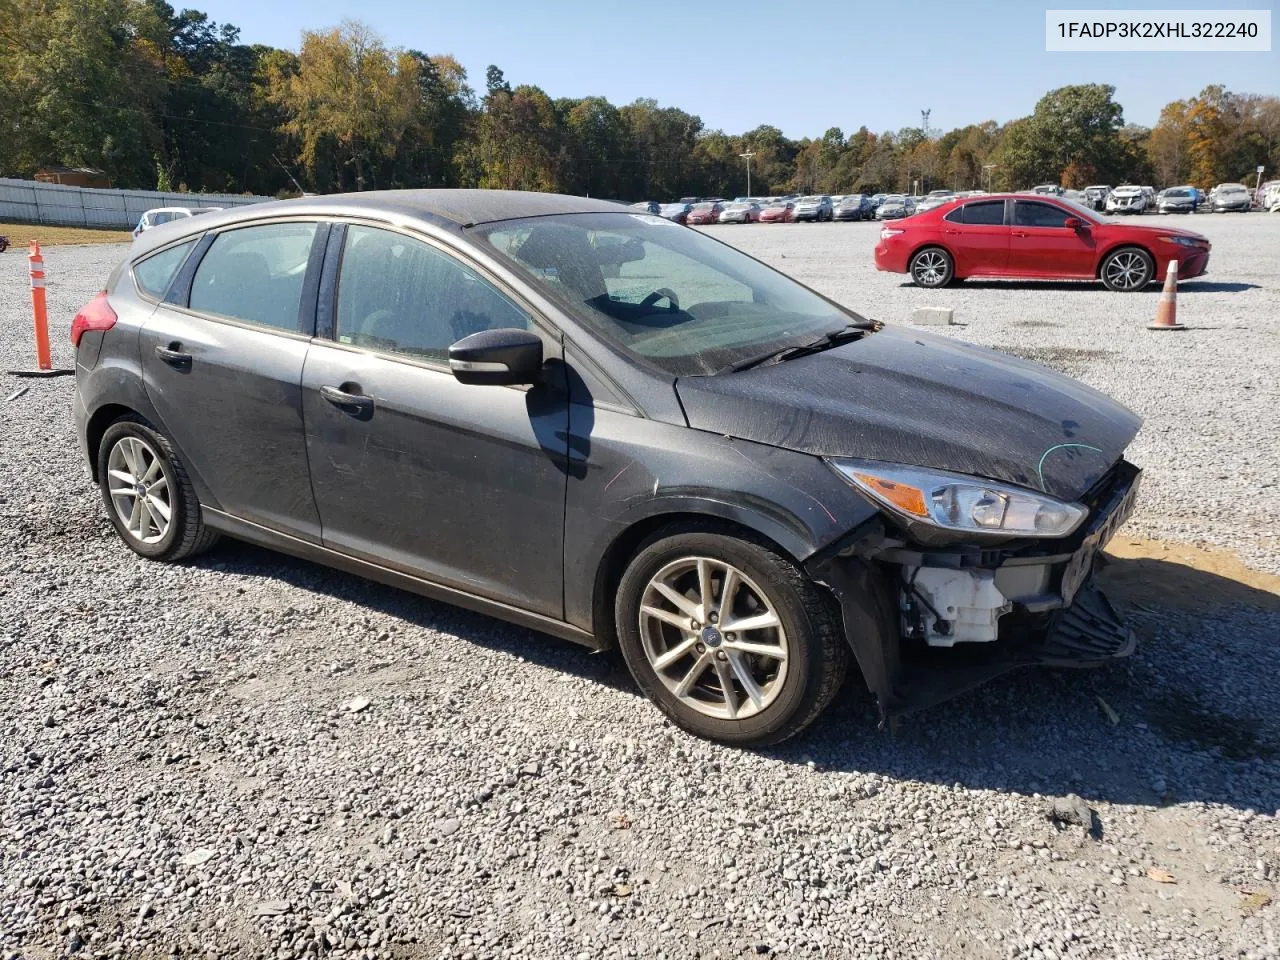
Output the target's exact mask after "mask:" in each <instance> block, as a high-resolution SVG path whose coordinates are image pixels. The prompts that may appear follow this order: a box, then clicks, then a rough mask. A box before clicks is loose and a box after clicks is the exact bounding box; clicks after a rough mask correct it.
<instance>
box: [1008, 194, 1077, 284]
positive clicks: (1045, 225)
mask: <svg viewBox="0 0 1280 960" xmlns="http://www.w3.org/2000/svg"><path fill="white" fill-rule="evenodd" d="M1072 217H1075V218H1076V219H1083V218H1081V217H1078V216H1076V215H1075V214H1073V213H1071V212H1070V211H1068V210H1067V209H1066V208H1065V207H1060V206H1058V205H1057V204H1056V203H1045V202H1044V201H1041V200H1015V201H1013V229H1012V230H1011V231H1010V234H1009V273H1010V274H1011V275H1013V276H1019V277H1092V276H1093V269H1094V263H1095V261H1096V254H1097V247H1096V244H1095V243H1094V240H1093V233H1092V231H1091V230H1089V229H1088V227H1083V228H1078V229H1076V228H1072V227H1068V226H1066V221H1067V220H1068V219H1070V218H1072Z"/></svg>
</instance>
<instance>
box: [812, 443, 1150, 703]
mask: <svg viewBox="0 0 1280 960" xmlns="http://www.w3.org/2000/svg"><path fill="white" fill-rule="evenodd" d="M840 469H841V470H842V472H844V473H845V474H846V476H848V477H850V481H851V482H852V483H854V484H855V485H856V486H859V487H860V488H861V489H863V490H864V492H868V493H869V494H870V495H871V496H872V498H873V499H875V500H877V501H878V504H879V505H880V506H881V508H882V512H881V515H880V516H879V517H877V518H875V519H874V520H872V521H869V522H868V523H866V524H864V525H863V526H862V527H860V528H859V529H858V530H856V531H853V532H852V533H851V534H850V535H849V536H847V537H845V538H844V539H843V540H842V541H840V542H839V543H837V544H835V545H833V547H832V548H830V549H828V550H826V551H823V552H822V553H821V554H819V555H816V556H815V557H813V558H811V559H810V561H809V563H808V564H807V568H808V571H809V573H810V575H811V576H812V577H813V578H814V579H815V580H818V581H819V582H821V583H824V584H826V585H827V586H828V587H829V588H830V589H831V590H832V592H833V593H834V594H835V596H836V598H837V599H838V600H839V602H840V605H841V609H842V612H843V614H844V620H845V629H846V632H847V634H848V638H849V643H850V645H851V647H852V649H853V652H854V655H855V657H856V659H857V661H858V665H859V667H860V668H861V670H862V673H863V676H864V677H865V678H866V681H867V685H868V687H869V688H870V689H871V691H872V692H873V693H874V694H875V695H876V697H877V699H878V700H879V705H880V712H881V716H882V718H885V719H887V718H891V717H894V716H897V715H900V714H903V713H907V712H910V711H912V710H917V709H921V708H923V707H927V706H930V705H932V704H935V703H938V702H940V701H942V700H945V699H948V698H950V697H952V696H955V695H956V694H959V693H961V692H963V691H965V690H967V689H970V688H972V687H974V686H977V685H979V684H981V683H984V682H985V681H987V680H989V679H991V678H992V677H995V676H998V675H999V674H1002V673H1005V672H1008V671H1010V670H1013V669H1015V668H1017V667H1022V666H1034V665H1044V666H1056V667H1092V666H1098V665H1101V664H1104V663H1107V662H1109V661H1112V660H1116V659H1120V658H1123V657H1127V656H1128V655H1129V654H1130V653H1132V651H1133V648H1134V643H1135V638H1134V634H1133V632H1132V631H1131V630H1130V629H1129V628H1128V627H1126V626H1125V625H1124V624H1123V623H1122V622H1121V621H1120V619H1119V617H1118V616H1117V615H1116V612H1115V611H1114V610H1113V609H1112V607H1111V604H1110V603H1109V602H1108V601H1107V599H1106V597H1105V596H1103V594H1102V592H1101V591H1100V590H1099V589H1098V587H1097V586H1096V585H1095V583H1094V582H1093V576H1092V575H1093V572H1094V567H1095V565H1096V563H1097V557H1098V554H1099V553H1100V552H1101V551H1102V549H1103V548H1104V547H1105V546H1106V544H1107V542H1108V541H1109V540H1110V539H1111V537H1112V536H1113V535H1114V534H1115V532H1116V531H1117V530H1118V529H1119V528H1120V526H1121V525H1122V524H1123V523H1124V522H1125V521H1126V520H1127V519H1128V517H1129V515H1130V514H1131V513H1132V511H1133V507H1134V503H1135V500H1136V496H1137V489H1138V481H1139V478H1140V475H1141V471H1140V470H1139V469H1138V468H1137V467H1135V466H1134V465H1133V464H1131V463H1129V462H1128V461H1125V460H1119V461H1117V462H1116V463H1115V464H1114V465H1113V466H1112V467H1111V468H1110V469H1109V470H1107V471H1106V473H1105V474H1104V475H1103V476H1102V477H1101V478H1100V479H1099V480H1098V481H1097V482H1096V483H1095V484H1093V486H1092V487H1090V489H1089V490H1088V491H1087V492H1086V493H1085V494H1084V495H1083V496H1082V497H1080V498H1079V499H1078V500H1077V501H1075V502H1073V503H1071V504H1065V503H1061V502H1058V501H1054V500H1053V499H1052V498H1048V497H1043V496H1040V495H1038V494H1035V493H1034V492H1032V491H1021V490H1014V489H1013V488H1008V487H1002V486H1000V485H993V484H985V485H984V483H983V482H982V481H976V480H972V478H960V479H961V480H963V481H965V482H962V483H957V484H955V486H956V488H957V489H956V490H948V489H945V488H946V487H947V484H945V483H938V482H935V483H933V484H931V485H929V486H924V487H912V486H911V484H910V483H908V482H901V483H898V482H896V480H897V478H896V477H895V476H894V475H893V474H891V473H886V472H885V471H883V470H878V471H875V475H874V476H872V475H870V474H858V473H857V467H856V465H855V466H854V467H849V466H848V465H841V467H840ZM877 484H878V485H879V486H878V487H877V486H876V485H877ZM984 486H985V487H987V488H992V487H994V488H995V492H994V493H992V492H991V490H990V489H983V488H984ZM969 488H973V489H976V490H978V491H979V493H974V492H972V490H971V489H969ZM920 494H923V497H921V496H920ZM983 496H985V497H986V499H985V500H984V499H982V497H983ZM957 498H959V499H960V500H961V501H962V502H963V506H964V515H965V518H966V520H968V519H969V518H971V517H977V518H978V521H979V523H978V526H979V527H982V526H985V527H987V528H989V529H978V530H975V532H973V533H972V534H970V535H963V534H961V533H959V532H958V531H957V529H956V528H951V529H943V528H940V527H939V526H938V525H937V523H935V522H934V521H935V520H936V519H937V518H936V516H935V517H930V516H929V514H930V511H933V513H935V514H938V513H939V511H941V516H942V517H943V521H942V522H943V523H945V522H946V517H948V516H951V515H952V514H950V513H947V511H948V510H952V509H953V508H954V504H955V502H956V500H957ZM922 499H925V500H930V501H931V502H929V503H922V502H920V501H921V500H922ZM1072 511H1075V512H1074V513H1073V512H1072ZM1009 517H1012V522H1011V523H1010V522H1009V521H1008V519H1007V518H1009ZM1002 524H1003V526H1002ZM1028 530H1032V531H1037V530H1048V531H1050V533H1049V534H1048V535H1035V534H1034V533H1033V534H1031V535H1028V534H1027V532H1026V531H1028ZM1061 530H1069V532H1067V533H1065V534H1063V533H1060V532H1059V531H1061ZM1010 531H1014V535H1010Z"/></svg>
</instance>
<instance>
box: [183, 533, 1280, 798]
mask: <svg viewBox="0 0 1280 960" xmlns="http://www.w3.org/2000/svg"><path fill="white" fill-rule="evenodd" d="M193 564H194V565H196V566H201V567H205V568H208V569H214V570H227V571H230V572H234V573H236V574H239V575H241V576H249V577H262V578H269V579H272V580H278V581H282V582H284V583H288V584H290V585H292V586H294V587H297V588H299V589H301V590H306V591H309V592H312V593H320V594H325V595H327V596H331V597H335V598H337V599H340V600H343V601H345V602H347V603H350V604H352V606H353V607H355V608H364V609H367V610H371V611H376V612H378V613H382V614H386V615H388V616H393V617H397V618H399V619H401V620H403V621H405V622H407V623H411V624H414V625H416V626H419V627H422V628H424V629H429V630H440V631H444V632H447V633H450V634H453V635H456V636H458V637H460V638H462V639H464V640H466V641H468V642H472V643H477V644H481V645H483V646H486V647H488V648H490V649H493V650H500V651H503V652H506V653H509V654H513V655H517V656H521V657H524V658H525V659H526V660H529V661H530V662H532V663H535V664H537V665H539V666H543V667H546V668H548V669H553V670H558V671H565V672H568V673H571V674H574V675H575V676H579V677H582V678H584V679H588V680H591V681H593V682H596V683H600V684H603V685H606V686H609V687H612V688H614V689H618V690H622V691H626V692H629V693H636V688H635V685H634V683H633V682H632V680H631V678H630V677H629V676H628V674H627V673H626V670H625V667H624V666H623V665H622V664H621V659H620V658H619V657H617V656H615V655H613V654H611V653H606V654H604V655H597V654H593V653H591V652H590V651H588V650H586V649H585V648H582V647H578V646H576V645H575V644H572V643H569V642H567V641H561V640H557V639H555V638H552V637H549V636H545V635H542V634H539V633H537V632H535V631H532V630H525V629H522V628H520V627H515V626H511V625H509V624H506V623H503V622H501V621H499V620H495V619H493V618H490V617H487V616H484V615H481V614H476V613H471V612H469V611H466V610H462V609H459V608H457V607H453V606H451V605H448V604H445V603H438V602H435V601H431V600H427V599H425V598H422V597H418V596H416V595H414V594H410V593H407V592H404V591H401V590H397V589H395V588H393V587H387V586H383V585H381V584H377V583H373V582H371V581H367V580H363V579H361V578H359V577H354V576H349V575H347V574H343V573H339V572H337V571H333V570H330V569H328V568H326V567H322V566H319V565H317V564H312V563H309V562H307V561H303V560H296V559H294V558H291V557H288V556H285V555H283V554H277V553H273V552H271V551H268V550H264V549H260V548H258V547H254V546H251V545H248V544H243V543H239V542H235V541H224V543H223V544H222V545H220V546H219V547H218V548H217V549H216V550H214V551H212V552H211V553H209V554H206V555H203V556H202V557H200V558H199V559H197V560H195V561H193ZM1099 576H1100V577H1101V579H1102V582H1103V585H1104V587H1105V589H1106V590H1107V591H1108V594H1109V595H1110V597H1111V599H1112V600H1113V602H1114V603H1115V605H1116V606H1117V608H1118V609H1119V610H1120V611H1121V613H1122V615H1124V616H1125V617H1126V619H1128V620H1129V622H1130V623H1131V624H1132V625H1133V626H1134V627H1135V628H1136V629H1137V630H1138V633H1139V637H1140V639H1139V645H1138V650H1137V652H1136V654H1135V655H1134V657H1133V658H1132V659H1131V660H1130V661H1128V662H1127V663H1125V664H1118V665H1115V666H1112V667H1107V668H1103V669H1101V670H1097V671H1075V670H1062V671H1055V670H1047V669H1026V670H1020V671H1016V672H1015V673H1012V674H1009V675H1006V676H1004V677H1001V678H998V679H997V680H995V681H993V682H991V683H989V684H987V685H985V686H984V687H981V688H979V689H978V690H975V691H972V692H970V693H968V694H965V695H963V696H961V697H957V698H956V699H954V700H951V701H948V702H947V703H943V704H941V705H939V706H937V707H933V708H931V709H929V710H925V711H921V712H920V713H916V714H912V715H910V716H908V717H905V718H903V719H902V720H901V721H900V723H899V724H898V727H897V729H896V731H894V732H887V731H882V730H878V729H877V727H876V715H875V710H874V707H873V705H872V703H871V701H870V698H869V697H868V695H867V693H866V690H865V688H864V687H863V685H862V682H861V679H860V678H858V677H856V676H852V675H851V677H850V681H849V682H848V683H847V684H846V688H845V690H844V691H843V692H842V693H841V695H840V697H839V698H838V699H837V701H836V702H835V703H834V704H832V706H831V707H830V708H829V710H828V711H827V713H826V714H824V716H823V717H822V718H821V719H820V720H819V721H818V722H817V724H815V726H814V728H813V729H812V730H811V731H810V732H809V733H807V734H805V735H802V736H801V737H799V738H798V739H796V740H794V741H791V742H788V743H786V744H784V745H782V746H781V747H777V748H774V749H771V750H768V751H764V753H765V755H767V756H771V757H774V758H776V759H779V760H782V761H784V762H787V763H795V764H804V763H807V762H809V761H810V760H813V761H815V762H816V763H817V764H818V766H819V768H820V769H828V770H846V771H859V772H872V773H878V774H882V775H885V776H891V777H894V778H897V779H901V780H917V781H923V782H933V783H940V784H945V785H951V784H955V783H960V784H963V785H964V786H965V787H967V788H970V789H975V788H976V789H990V790H997V791H1003V792H1014V793H1023V794H1028V795H1029V794H1032V793H1039V794H1044V795H1052V796H1061V795H1065V794H1067V793H1077V794H1080V795H1081V796H1083V797H1085V798H1087V799H1091V800H1099V801H1107V802H1111V803H1129V804H1140V805H1150V806H1159V805H1164V804H1169V803H1175V802H1183V801H1195V800H1198V801H1205V802H1213V803H1222V804H1227V805H1230V806H1233V807H1238V808H1241V809H1244V808H1252V809H1255V810H1260V811H1266V812H1274V811H1276V810H1277V809H1280V778H1276V777H1275V776H1274V765H1275V763H1276V762H1277V761H1276V758H1277V757H1280V643H1277V642H1276V640H1277V637H1276V627H1275V624H1276V622H1277V621H1278V620H1280V595H1277V594H1276V593H1272V592H1269V591H1267V590H1263V589H1257V588H1255V587H1252V586H1249V585H1248V584H1245V583H1241V582H1239V581H1238V580H1233V579H1230V578H1227V577H1223V576H1218V575H1216V574H1212V573H1208V572H1205V571H1201V570H1197V569H1194V568H1192V567H1189V566H1185V565H1182V564H1179V563H1173V562H1168V561H1165V560H1158V559H1150V558H1142V559H1123V560H1122V559H1112V560H1111V561H1110V562H1109V563H1108V564H1107V566H1106V568H1105V569H1104V570H1103V571H1102V572H1101V573H1100V574H1099ZM636 695H637V696H638V693H637V694H636ZM1100 698H1101V699H1102V700H1104V701H1105V702H1106V703H1107V705H1108V707H1109V708H1111V709H1112V710H1114V711H1115V713H1116V714H1118V716H1119V722H1118V723H1117V724H1115V725H1113V724H1112V723H1111V722H1110V721H1109V720H1108V717H1107V714H1106V711H1105V710H1104V709H1103V708H1102V707H1101V706H1100V704H1099V699H1100Z"/></svg>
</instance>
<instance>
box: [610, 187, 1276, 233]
mask: <svg viewBox="0 0 1280 960" xmlns="http://www.w3.org/2000/svg"><path fill="white" fill-rule="evenodd" d="M1273 187H1274V188H1276V189H1272V188H1273ZM985 195H986V191H985V190H965V191H957V190H942V189H940V190H932V191H930V192H929V193H928V195H926V196H913V195H910V194H905V193H877V194H872V195H869V196H868V195H867V194H862V193H852V194H846V195H830V194H812V195H808V196H782V197H738V198H737V199H735V200H732V201H730V200H725V199H723V198H720V197H683V198H681V199H680V200H679V201H678V202H676V203H666V204H659V203H656V202H654V201H643V202H640V203H633V204H631V206H632V207H634V208H637V209H644V210H647V211H648V212H649V213H652V214H655V215H657V216H662V217H665V218H667V219H668V220H673V221H675V222H676V223H689V224H699V225H702V224H711V223H793V222H800V221H805V220H809V221H813V222H815V223H821V222H822V221H833V220H900V219H902V218H904V217H910V216H914V215H915V214H917V213H925V212H927V211H929V210H933V209H936V208H937V207H940V206H942V205H943V204H946V203H950V202H951V201H953V200H958V199H965V198H968V197H978V196H985ZM1022 195H1024V196H1025V195H1035V196H1043V197H1058V198H1060V199H1063V200H1069V201H1072V202H1075V203H1078V204H1080V205H1081V206H1084V207H1086V208H1088V209H1090V210H1093V211H1095V212H1098V213H1109V214H1115V215H1117V216H1118V215H1121V214H1140V213H1197V212H1200V211H1201V210H1208V211H1212V212H1213V213H1230V212H1245V211H1248V210H1250V209H1251V208H1252V206H1253V205H1254V204H1255V203H1256V204H1257V205H1259V206H1261V207H1262V209H1264V210H1271V209H1273V208H1277V207H1280V181H1274V182H1271V181H1269V182H1268V183H1266V184H1263V185H1262V186H1261V187H1260V188H1259V190H1258V191H1257V193H1256V195H1255V194H1254V193H1253V192H1251V191H1250V190H1249V188H1248V187H1246V186H1244V185H1243V184H1240V183H1222V184H1219V185H1218V186H1216V187H1214V188H1213V189H1212V190H1211V191H1209V192H1208V193H1205V192H1204V191H1203V190H1200V189H1198V188H1197V187H1193V186H1190V185H1189V184H1188V185H1183V186H1176V187H1168V188H1167V189H1164V190H1161V191H1159V192H1158V193H1157V192H1156V190H1155V188H1154V187H1150V186H1140V185H1136V184H1123V185H1121V186H1118V187H1111V186H1109V185H1106V184H1095V185H1093V186H1090V187H1086V188H1085V189H1083V190H1067V189H1064V188H1063V187H1060V186H1058V185H1057V184H1053V183H1041V184H1037V185H1036V186H1034V187H1032V188H1031V189H1029V190H1026V191H1023V193H1022ZM1268 197H1270V198H1271V199H1270V200H1268Z"/></svg>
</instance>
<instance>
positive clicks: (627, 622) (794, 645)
mask: <svg viewBox="0 0 1280 960" xmlns="http://www.w3.org/2000/svg"><path fill="white" fill-rule="evenodd" d="M614 615H615V622H616V624H617V633H618V644H619V646H620V647H621V649H622V655H623V658H624V659H625V660H626V662H627V667H628V668H629V669H630V671H631V675H632V676H633V677H634V678H635V680H636V683H637V684H639V686H640V688H641V689H642V690H643V691H644V693H645V694H646V696H648V697H649V699H650V700H652V701H653V702H654V703H655V704H656V705H657V706H658V708H659V709H660V710H662V712H663V713H665V714H666V715H667V716H668V717H669V718H670V719H671V721H672V722H673V723H674V724H676V726H678V727H680V728H681V729H683V730H686V731H688V732H689V733H692V734H694V735H696V736H699V737H704V738H706V739H708V740H716V741H719V742H721V743H727V744H732V745H735V746H751V747H760V746H767V745H769V744H774V743H779V742H781V741H783V740H786V739H788V738H789V737H793V736H795V735H796V734H797V733H799V732H800V731H801V730H803V729H805V727H807V726H809V724H811V723H812V722H813V721H814V720H815V719H816V718H817V717H818V715H819V714H821V713H822V711H823V710H824V709H825V708H826V706H827V704H829V703H830V702H831V700H832V698H833V697H834V696H835V695H836V692H837V691H838V690H839V688H840V684H841V682H842V681H843V680H844V676H845V672H846V670H847V669H848V663H849V650H848V645H847V643H846V642H845V639H844V637H843V631H842V628H841V624H840V618H839V613H838V612H837V610H836V609H835V607H834V602H833V600H832V599H831V598H830V597H829V596H827V595H826V594H825V593H823V592H822V590H821V589H820V588H819V587H817V586H816V585H815V584H813V583H812V582H811V581H810V580H809V579H808V578H807V577H805V575H804V574H803V573H802V572H801V571H800V570H799V569H798V568H797V567H796V566H795V564H793V563H792V562H791V561H790V560H788V559H786V558H785V557H783V556H782V555H781V554H779V553H777V552H776V551H775V550H774V549H772V548H771V547H769V546H766V545H765V544H763V543H760V542H755V541H752V540H746V539H739V538H737V537H733V536H727V535H725V534H723V533H719V532H715V530H714V528H711V527H709V526H708V527H706V528H698V529H689V528H684V529H681V528H678V527H668V528H665V529H663V530H660V531H658V532H657V533H656V534H654V535H653V536H652V537H650V538H649V539H648V540H647V541H646V542H645V543H644V544H643V545H642V546H641V548H640V550H639V552H638V553H637V554H636V556H635V558H634V559H633V560H632V561H631V563H630V565H629V566H628V567H627V569H626V571H625V573H624V574H623V576H622V580H621V582H620V583H619V585H618V592H617V597H616V599H615V605H614Z"/></svg>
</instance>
